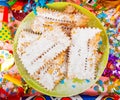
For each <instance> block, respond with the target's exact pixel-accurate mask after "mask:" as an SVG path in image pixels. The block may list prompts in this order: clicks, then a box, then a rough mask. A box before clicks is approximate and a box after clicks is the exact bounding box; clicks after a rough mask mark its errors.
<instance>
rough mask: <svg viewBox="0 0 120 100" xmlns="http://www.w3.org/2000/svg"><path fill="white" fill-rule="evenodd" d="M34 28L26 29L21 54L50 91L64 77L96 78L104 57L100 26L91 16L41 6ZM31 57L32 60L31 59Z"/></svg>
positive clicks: (21, 38)
mask: <svg viewBox="0 0 120 100" xmlns="http://www.w3.org/2000/svg"><path fill="white" fill-rule="evenodd" d="M37 13H38V15H37V16H36V17H35V20H34V22H33V24H32V25H31V29H32V30H26V29H25V30H22V31H21V33H20V34H19V38H18V46H17V53H18V55H19V57H20V59H21V61H22V63H23V65H24V67H25V69H26V70H27V72H28V73H29V74H30V75H31V77H33V78H34V79H35V80H37V81H38V82H39V83H40V84H41V85H42V86H43V87H44V88H46V89H47V90H53V89H54V88H55V86H56V85H57V84H59V82H60V81H61V80H62V79H64V78H69V79H73V78H78V79H94V78H95V76H96V67H97V64H98V63H99V59H100V56H101V55H99V53H98V52H97V49H98V42H99V41H100V29H98V28H81V27H82V26H86V27H87V23H88V17H87V16H85V15H83V14H81V13H79V12H75V14H73V13H71V12H70V13H66V10H65V12H59V11H54V10H49V9H46V8H38V9H37ZM28 59H29V60H28Z"/></svg>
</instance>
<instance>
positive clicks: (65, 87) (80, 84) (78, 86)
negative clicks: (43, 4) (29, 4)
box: [14, 2, 109, 97]
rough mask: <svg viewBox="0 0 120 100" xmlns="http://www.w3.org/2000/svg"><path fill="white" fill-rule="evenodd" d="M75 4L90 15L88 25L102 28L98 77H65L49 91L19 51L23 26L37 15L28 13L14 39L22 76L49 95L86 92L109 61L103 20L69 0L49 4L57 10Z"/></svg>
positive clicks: (15, 54)
mask: <svg viewBox="0 0 120 100" xmlns="http://www.w3.org/2000/svg"><path fill="white" fill-rule="evenodd" d="M69 4H71V5H73V6H74V7H75V8H76V9H78V10H79V11H80V12H82V13H83V14H85V15H87V16H89V18H90V21H89V23H88V26H90V27H96V28H100V29H101V30H102V32H101V38H102V45H101V48H100V49H101V51H102V52H103V55H102V58H101V61H100V64H99V65H98V73H97V78H96V79H92V80H90V81H88V80H79V79H72V80H70V79H65V80H62V81H61V82H60V83H59V85H57V86H56V87H55V89H54V90H53V91H47V90H46V89H45V88H43V87H42V86H41V85H40V84H39V83H38V82H37V81H36V80H34V79H32V78H31V77H30V76H29V74H28V73H27V71H26V70H25V68H24V66H23V65H22V63H21V61H20V59H19V57H18V55H17V53H16V49H17V40H18V35H19V33H20V31H21V30H22V29H23V28H28V27H30V25H31V23H32V21H33V20H34V18H35V15H34V13H33V12H31V13H30V14H28V15H27V16H26V17H25V19H24V20H23V21H22V22H21V24H20V26H19V28H18V30H17V32H16V35H15V40H14V58H15V63H16V65H17V68H18V71H19V73H20V74H21V76H22V77H23V78H24V80H25V81H26V83H27V84H28V85H30V86H31V87H32V88H34V89H35V90H37V91H39V92H41V93H43V94H46V95H49V96H55V97H66V96H73V95H77V94H79V93H82V92H84V91H85V90H87V89H89V88H90V87H91V86H92V85H94V84H95V82H96V81H97V80H98V79H99V78H100V76H101V75H102V73H103V71H104V69H105V67H106V64H107V61H108V55H109V44H108V37H107V35H106V33H105V30H104V27H103V26H102V25H101V22H100V21H99V20H98V19H97V18H96V16H95V15H94V14H92V13H91V12H89V11H88V10H86V9H85V8H82V7H81V6H79V5H76V4H72V3H67V2H57V3H52V4H47V6H48V8H51V9H55V10H59V11H61V10H63V9H64V8H65V7H66V6H67V5H69Z"/></svg>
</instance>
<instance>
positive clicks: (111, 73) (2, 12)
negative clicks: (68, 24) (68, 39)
mask: <svg viewBox="0 0 120 100" xmlns="http://www.w3.org/2000/svg"><path fill="white" fill-rule="evenodd" d="M13 1H14V2H13ZM38 1H39V0H38ZM57 1H59V0H55V1H54V0H40V1H39V2H37V0H36V1H32V0H30V1H29V0H9V1H8V0H0V100H20V99H22V100H45V99H46V100H120V0H97V1H96V0H81V1H80V0H60V1H65V2H73V3H76V4H78V5H80V6H82V7H84V8H86V9H88V10H90V11H91V12H92V13H94V14H95V15H96V16H97V17H98V18H99V19H100V21H101V23H102V24H103V26H104V27H105V29H106V34H107V35H108V38H109V43H110V54H109V60H108V63H107V66H106V68H105V70H104V72H103V74H102V76H101V78H100V79H99V80H98V81H97V82H96V84H94V85H93V86H92V87H91V88H90V89H88V90H87V91H85V92H84V93H82V94H80V95H77V96H74V97H66V98H55V97H49V96H46V95H42V94H41V93H39V92H37V91H35V90H34V89H32V88H31V87H29V86H28V85H27V84H26V83H25V81H24V80H23V79H22V78H21V76H20V75H19V73H18V71H17V68H16V66H15V63H14V58H13V39H14V35H15V32H16V30H17V27H18V26H19V24H20V23H21V21H22V19H23V18H24V17H25V16H26V15H27V14H28V13H29V12H30V11H32V10H33V11H34V12H35V7H36V4H37V5H38V6H45V3H52V2H57ZM7 6H8V7H7ZM35 13H36V12H35ZM18 15H19V16H18ZM36 95H37V96H36Z"/></svg>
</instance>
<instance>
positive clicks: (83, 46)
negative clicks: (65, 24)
mask: <svg viewBox="0 0 120 100" xmlns="http://www.w3.org/2000/svg"><path fill="white" fill-rule="evenodd" d="M100 32H101V31H100V29H98V28H73V29H72V31H71V42H72V44H71V46H70V48H69V60H68V75H67V76H68V78H70V79H71V78H78V79H94V78H95V76H96V75H95V73H96V68H97V64H98V63H99V62H98V60H99V59H100V57H101V55H100V54H99V53H98V52H97V50H98V42H99V41H100Z"/></svg>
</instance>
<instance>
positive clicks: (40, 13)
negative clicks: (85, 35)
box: [31, 8, 89, 31]
mask: <svg viewBox="0 0 120 100" xmlns="http://www.w3.org/2000/svg"><path fill="white" fill-rule="evenodd" d="M64 11H65V12H60V11H55V10H49V9H47V8H37V18H35V20H34V25H33V26H32V27H31V28H32V29H33V30H34V31H39V28H40V26H41V25H42V24H41V23H46V24H48V25H52V24H53V23H56V24H58V23H59V24H62V25H64V26H69V25H74V26H86V25H87V23H88V21H89V18H88V17H87V16H85V15H83V14H81V13H79V12H77V13H72V14H71V13H69V12H68V9H67V8H66V9H65V10H64ZM66 12H68V13H66ZM41 18H42V20H41Z"/></svg>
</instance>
